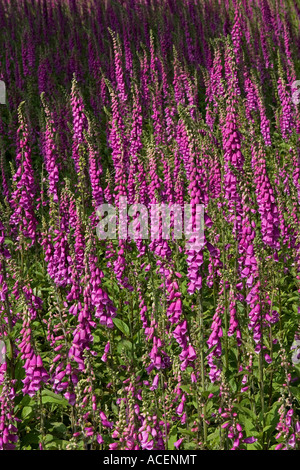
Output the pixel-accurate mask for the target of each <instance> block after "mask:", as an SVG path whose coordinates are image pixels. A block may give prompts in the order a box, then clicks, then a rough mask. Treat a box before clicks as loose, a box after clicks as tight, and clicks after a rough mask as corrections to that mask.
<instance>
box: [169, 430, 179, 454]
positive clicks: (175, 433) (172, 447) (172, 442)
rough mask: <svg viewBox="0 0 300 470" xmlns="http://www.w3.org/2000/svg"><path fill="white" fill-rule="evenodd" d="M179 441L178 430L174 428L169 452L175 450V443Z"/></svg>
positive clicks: (170, 438)
mask: <svg viewBox="0 0 300 470" xmlns="http://www.w3.org/2000/svg"><path fill="white" fill-rule="evenodd" d="M177 440H178V438H177V428H176V427H175V426H173V428H172V429H171V431H170V433H169V439H168V450H175V447H174V443H175V442H176V441H177Z"/></svg>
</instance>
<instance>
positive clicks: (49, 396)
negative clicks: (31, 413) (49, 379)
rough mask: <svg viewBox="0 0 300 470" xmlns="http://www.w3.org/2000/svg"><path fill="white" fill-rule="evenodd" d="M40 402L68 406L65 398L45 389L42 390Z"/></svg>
mask: <svg viewBox="0 0 300 470" xmlns="http://www.w3.org/2000/svg"><path fill="white" fill-rule="evenodd" d="M42 403H43V404H45V403H55V404H56V405H61V406H68V401H67V400H66V399H65V398H63V397H62V396H61V395H58V394H57V393H54V392H52V390H47V389H45V390H43V391H42Z"/></svg>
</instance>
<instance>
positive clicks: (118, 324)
mask: <svg viewBox="0 0 300 470" xmlns="http://www.w3.org/2000/svg"><path fill="white" fill-rule="evenodd" d="M113 322H114V325H116V327H117V328H118V329H119V330H120V331H121V332H122V333H123V335H125V336H127V338H129V336H130V330H129V326H128V325H126V323H125V322H124V321H123V320H121V319H120V318H114V319H113Z"/></svg>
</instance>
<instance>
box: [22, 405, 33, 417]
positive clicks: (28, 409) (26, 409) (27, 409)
mask: <svg viewBox="0 0 300 470" xmlns="http://www.w3.org/2000/svg"><path fill="white" fill-rule="evenodd" d="M32 412H33V409H32V408H31V406H25V407H24V408H23V410H22V419H25V418H28V416H30V415H31V414H32Z"/></svg>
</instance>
